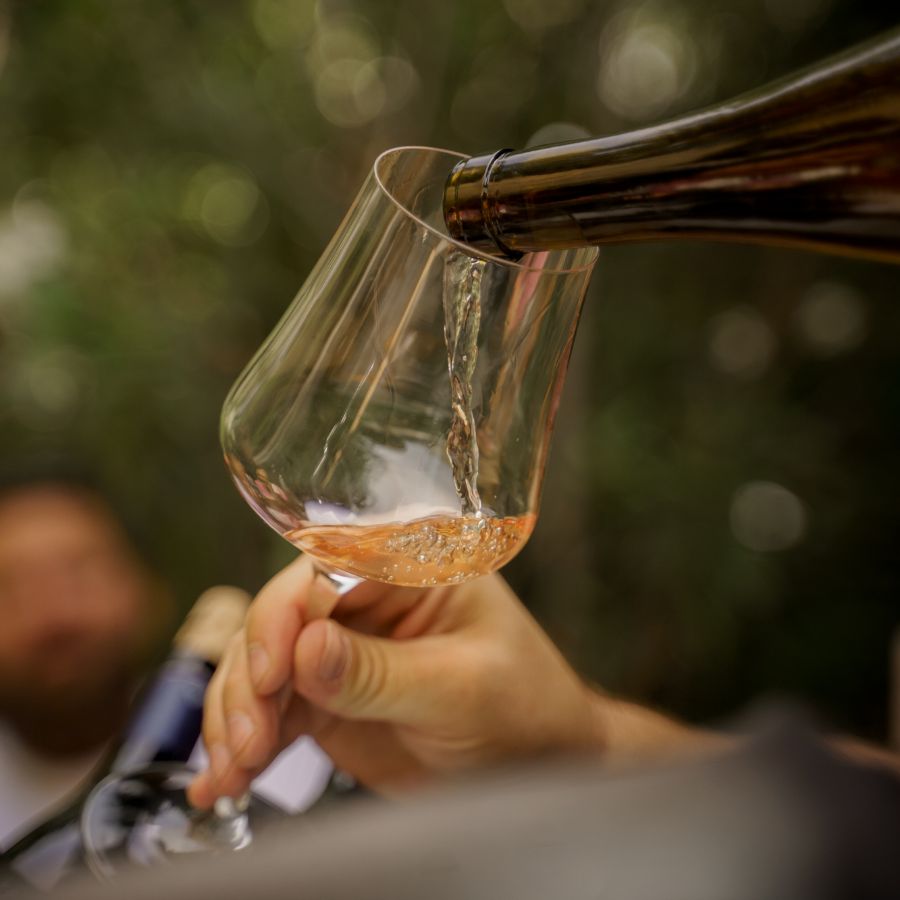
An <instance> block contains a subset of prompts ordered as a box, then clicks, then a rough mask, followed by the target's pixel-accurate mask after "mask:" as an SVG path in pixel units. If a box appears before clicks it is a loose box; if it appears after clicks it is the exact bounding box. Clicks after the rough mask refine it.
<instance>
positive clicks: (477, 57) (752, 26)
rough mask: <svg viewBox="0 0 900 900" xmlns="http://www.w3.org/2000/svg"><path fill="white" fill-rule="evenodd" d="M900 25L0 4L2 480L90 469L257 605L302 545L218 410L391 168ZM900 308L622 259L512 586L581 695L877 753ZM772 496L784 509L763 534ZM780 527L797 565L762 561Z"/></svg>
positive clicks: (531, 0)
mask: <svg viewBox="0 0 900 900" xmlns="http://www.w3.org/2000/svg"><path fill="white" fill-rule="evenodd" d="M896 22H897V16H896V14H895V13H892V12H891V10H890V6H889V5H888V4H876V3H874V2H871V3H860V2H850V0H791V2H788V0H731V2H728V3H726V4H722V3H714V2H712V0H680V2H675V0H643V2H633V0H618V2H603V3H594V2H589V0H554V2H552V3H551V2H545V0H503V2H499V0H454V2H449V3H448V2H435V0H397V2H394V3H390V4H388V3H376V2H375V0H356V2H350V0H347V2H326V0H320V2H318V3H314V2H310V0H255V2H237V0H235V2H227V3H215V4H214V3H203V2H200V0H178V2H169V3H160V4H151V3H135V2H123V3H109V2H101V0H78V2H74V3H73V2H53V0H47V2H40V3H37V2H21V3H6V4H2V3H0V147H2V159H3V162H2V166H0V435H2V448H0V460H2V462H3V463H4V464H6V465H10V464H13V463H14V461H15V460H20V459H22V458H23V457H28V456H31V455H36V454H40V455H45V454H47V453H65V454H69V455H71V456H73V457H77V458H83V459H87V460H89V461H90V462H91V464H92V465H93V466H94V467H95V468H96V470H97V471H98V472H99V473H100V474H101V475H102V477H103V479H104V480H105V482H106V483H107V484H108V486H109V488H110V489H111V491H112V492H113V493H114V494H115V495H116V496H117V497H118V498H119V500H120V501H121V503H122V504H124V506H125V507H126V508H127V509H128V510H129V512H130V514H131V516H132V517H133V518H135V519H136V520H138V521H139V522H140V525H141V527H142V529H143V531H144V533H145V534H146V536H147V538H148V542H149V547H150V550H151V553H152V555H153V558H154V560H155V562H156V564H157V565H158V567H159V568H160V570H161V571H162V572H163V573H164V574H165V575H166V577H167V578H168V579H169V580H170V581H171V582H172V583H173V585H175V587H176V589H177V593H178V596H179V598H180V600H181V602H182V603H183V604H185V605H186V604H187V603H188V602H189V601H190V599H191V598H192V597H193V596H194V595H195V594H196V593H197V592H199V591H200V590H202V589H203V588H204V587H206V586H208V585H209V584H212V583H217V582H223V581H226V582H234V583H237V584H241V585H243V586H245V587H247V588H249V589H251V590H253V589H255V588H257V587H258V586H259V585H260V584H261V583H262V582H263V581H264V580H265V579H266V578H267V577H268V576H269V575H271V574H272V573H273V572H274V571H275V570H276V568H277V567H279V566H280V565H281V564H282V563H283V562H285V561H286V560H287V559H289V558H290V557H291V555H292V552H293V551H292V550H291V548H290V547H289V546H288V545H286V544H285V543H284V542H282V541H281V540H280V539H279V538H277V537H276V536H275V535H274V534H272V533H270V532H268V530H267V529H266V528H265V527H264V526H263V525H262V524H261V523H259V522H257V521H256V519H255V518H254V516H253V515H252V514H251V513H250V512H249V510H248V509H247V508H246V507H245V506H244V504H243V503H242V502H241V501H240V500H239V498H238V496H237V494H236V492H235V491H234V490H233V488H232V487H231V484H230V482H229V480H228V479H227V477H226V474H225V471H224V468H223V466H222V463H221V458H220V451H219V448H218V442H217V419H218V412H219V408H220V406H221V403H222V400H223V399H224V396H225V393H226V391H227V389H228V387H229V386H230V384H231V383H232V381H233V380H234V378H235V377H236V375H237V374H238V372H239V371H240V369H241V368H242V366H243V365H244V363H245V362H246V361H247V360H248V359H249V357H250V355H251V354H252V352H253V351H254V349H255V348H256V347H257V346H258V344H259V343H260V341H261V340H262V339H263V337H264V336H265V335H266V333H267V332H268V330H269V329H270V328H271V326H272V325H273V324H274V323H275V321H276V320H277V318H278V317H279V315H280V314H281V312H282V311H283V309H284V307H285V306H286V305H287V303H288V302H289V300H290V299H291V297H292V296H293V294H294V293H295V291H296V289H297V288H298V286H299V285H300V284H301V282H302V280H303V278H304V276H305V273H306V272H307V271H308V270H309V269H310V267H311V265H312V264H313V262H314V261H315V259H316V258H317V255H318V253H319V252H320V251H321V249H322V248H323V247H324V244H325V242H326V241H327V239H328V238H329V236H330V234H331V233H332V231H333V229H334V227H335V226H336V224H337V222H338V221H339V219H340V217H341V215H342V214H343V212H344V210H345V209H346V207H347V206H348V204H349V203H350V201H351V199H352V197H353V195H354V193H355V191H356V189H357V187H358V186H359V184H360V183H361V182H362V179H363V176H364V174H365V172H366V171H367V169H368V168H369V166H370V165H371V163H372V161H373V159H374V158H375V156H376V155H377V154H378V152H380V151H381V150H383V149H385V148H387V147H390V146H395V145H400V144H426V145H432V146H443V147H449V148H453V149H458V150H462V151H466V152H472V153H474V152H477V151H484V150H490V149H494V148H497V147H501V146H506V147H518V146H524V145H526V144H528V143H534V142H541V143H545V142H548V141H550V142H552V141H554V140H562V139H571V138H574V137H578V136H580V135H587V134H604V133H612V132H615V131H620V130H624V129H628V128H631V127H636V126H639V125H641V124H648V123H651V122H653V121H658V120H660V119H661V118H663V117H665V116H669V115H674V114H677V113H679V112H682V111H686V110H689V109H693V108H696V107H698V106H701V105H704V104H707V103H709V102H712V101H715V100H717V99H722V98H725V97H728V96H730V95H733V94H735V93H737V92H739V91H742V90H745V89H749V88H752V87H754V86H756V85H759V84H761V83H762V82H764V81H765V80H767V79H768V78H770V77H776V76H778V75H781V74H784V73H786V72H788V71H790V70H791V69H794V68H796V67H797V66H800V65H805V64H807V63H810V62H813V61H815V60H816V59H818V58H820V57H822V56H824V55H826V54H827V53H830V52H833V51H836V50H839V49H842V48H843V47H845V46H848V45H849V44H851V43H853V42H854V41H857V40H862V39H865V38H867V37H869V36H871V35H874V34H875V33H877V32H878V31H879V30H882V29H884V28H887V27H890V26H891V25H893V24H895V23H896ZM897 288H898V270H896V269H893V268H891V267H889V266H886V265H879V264H875V263H868V262H854V261H846V260H839V259H833V258H826V257H819V256H815V255H812V254H808V253H802V252H794V251H780V250H769V249H761V248H743V247H727V246H723V245H715V246H714V245H703V244H684V245H677V246H675V245H672V246H643V247H621V248H609V249H604V250H603V251H602V253H601V258H600V262H599V265H598V269H597V273H596V276H595V279H594V282H593V284H592V288H591V293H590V296H589V298H588V301H587V305H586V311H585V316H584V320H583V325H582V327H581V330H580V333H579V338H578V341H577V344H576V349H575V353H574V357H573V365H572V370H571V373H570V379H569V383H568V385H567V391H566V395H565V398H564V403H563V408H562V410H561V413H560V419H559V427H558V432H557V436H556V439H555V442H554V450H553V452H552V454H551V459H550V468H549V472H548V476H547V481H546V487H545V494H544V507H543V511H542V516H541V519H540V522H539V525H538V528H537V531H536V533H535V535H534V538H533V539H532V541H531V543H530V544H529V546H528V547H527V548H526V550H525V551H524V552H523V554H522V555H521V556H520V557H519V558H518V559H517V560H516V561H514V563H513V564H512V565H511V566H510V567H509V569H508V573H507V574H508V577H509V578H510V580H511V581H512V582H513V584H514V586H515V587H516V588H517V589H518V590H519V592H520V593H521V595H522V596H523V597H524V598H525V599H526V601H527V602H528V603H529V605H530V607H531V608H532V609H533V610H534V612H535V614H536V615H537V616H538V617H539V618H540V620H541V621H542V622H543V623H544V624H545V626H546V627H547V628H548V629H549V630H550V632H551V634H552V635H553V636H554V638H555V639H556V640H557V641H558V642H559V644H560V645H561V646H562V648H563V649H564V651H565V652H566V653H567V655H568V656H569V657H570V658H571V659H572V660H573V661H574V662H575V664H576V665H577V666H578V667H579V669H580V671H582V672H583V673H584V674H585V675H586V676H587V677H589V678H592V679H595V680H597V681H599V682H600V683H602V684H603V685H604V686H605V687H607V688H609V689H611V690H614V691H619V692H622V693H624V694H627V695H629V696H632V697H635V698H638V699H642V700H644V701H648V702H652V703H655V704H659V705H660V706H662V707H664V708H666V709H668V710H671V711H673V712H675V713H678V714H680V715H683V716H686V717H687V718H689V719H691V720H715V719H717V718H719V717H721V716H724V715H726V714H728V713H730V712H732V711H734V710H735V709H737V708H739V707H741V706H742V705H743V704H745V703H747V702H748V701H750V700H751V699H752V698H754V697H756V696H758V695H759V694H764V693H770V692H773V691H777V692H788V693H790V694H793V695H795V696H798V697H800V698H802V699H803V700H805V701H806V702H808V703H809V704H811V705H812V706H813V707H814V708H816V709H818V710H819V711H820V713H821V714H822V715H823V716H824V717H825V718H826V719H827V720H828V721H830V722H831V723H832V724H834V725H835V726H837V727H840V728H847V729H852V730H856V731H858V732H860V733H863V734H866V735H869V736H872V737H880V736H883V733H884V729H885V723H886V706H887V672H888V646H889V640H890V636H891V632H892V630H893V629H894V628H895V627H896V625H897V623H898V619H900V614H898V609H900V605H898V596H897V595H898V586H900V577H898V576H900V554H898V551H897V535H898V526H900V514H898V486H900V485H898V482H900V478H898V466H897V451H898V431H900V364H898V353H897V351H898V346H900V303H898V298H897V297H896V296H895V295H896V293H897ZM823 297H824V298H825V299H824V300H823V299H822V298H823ZM829 298H830V299H829ZM835 298H836V299H835ZM835 310H836V312H835ZM823 317H824V319H823ZM835 317H837V318H835ZM823 322H824V324H823ZM817 323H818V327H819V330H818V331H817ZM823 328H824V337H823V332H822V329H823ZM829 328H830V329H831V330H830V331H829ZM842 328H843V331H842ZM829 335H830V337H829ZM842 335H843V336H842ZM759 482H772V483H775V484H777V485H780V486H781V487H782V488H784V489H785V490H786V491H787V492H789V493H787V494H785V493H784V492H781V493H780V494H777V496H776V497H775V501H777V502H775V501H772V495H771V491H770V492H769V494H766V493H765V491H763V493H762V494H759V493H757V495H756V496H757V499H759V498H760V497H761V498H762V499H761V500H760V502H759V503H757V505H756V506H755V507H752V508H750V512H749V513H748V512H747V509H746V508H744V511H743V513H742V512H741V509H742V507H741V504H740V502H739V498H740V497H741V496H746V495H742V493H741V492H742V490H744V491H746V486H747V485H748V484H749V485H751V486H752V485H754V484H756V485H757V488H758V483H759ZM752 491H753V488H752V487H751V494H752ZM766 497H768V498H769V501H772V502H769V501H766ZM785 497H787V500H785V499H784V498H785ZM778 498H781V499H780V500H779V499H778ZM782 501H783V502H782ZM773 502H774V505H772V503H773ZM767 503H768V505H767ZM785 503H786V504H787V506H785V505H784V504H785ZM760 504H761V505H760ZM779 504H781V505H779ZM751 506H752V505H751ZM798 510H799V513H798ZM798 515H799V516H800V518H799V520H798V518H797V516H798ZM741 516H743V517H744V518H743V520H742V519H741ZM747 516H749V517H750V518H749V524H748V521H747ZM760 517H761V518H760ZM785 517H787V525H785V521H786V520H785ZM741 521H743V525H742V524H741ZM798 522H799V524H798ZM748 528H749V529H750V534H751V538H750V539H749V546H748V538H747V529H748ZM754 529H755V531H754ZM760 529H762V533H763V538H764V539H765V535H766V534H768V533H769V532H768V531H767V529H769V530H771V529H774V533H775V535H776V538H777V537H778V535H781V538H779V539H778V540H781V542H782V543H786V544H787V546H785V547H784V549H780V550H769V551H766V550H760V549H752V547H753V545H754V539H753V537H752V535H753V534H757V536H758V534H759V533H760ZM785 529H786V530H785ZM785 535H786V536H785ZM778 540H776V543H778ZM764 543H765V540H764Z"/></svg>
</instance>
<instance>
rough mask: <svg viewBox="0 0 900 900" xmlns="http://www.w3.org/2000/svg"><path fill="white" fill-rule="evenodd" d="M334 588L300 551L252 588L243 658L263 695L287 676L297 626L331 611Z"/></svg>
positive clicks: (273, 688)
mask: <svg viewBox="0 0 900 900" xmlns="http://www.w3.org/2000/svg"><path fill="white" fill-rule="evenodd" d="M336 602H337V589H336V588H335V587H334V585H332V584H331V582H330V581H328V579H327V578H325V576H323V575H317V574H316V570H315V567H314V565H313V561H312V559H311V558H310V557H308V556H301V557H299V558H298V559H297V560H295V561H294V562H292V563H291V564H290V565H289V566H287V567H285V568H284V569H282V570H281V571H280V572H279V573H278V574H277V575H276V576H275V577H274V578H272V579H271V580H270V581H268V582H267V583H266V585H265V586H264V587H263V589H262V590H261V591H260V592H259V593H258V594H257V596H256V599H255V600H254V601H253V603H252V604H251V606H250V609H249V610H248V612H247V622H246V626H245V631H246V635H247V664H248V667H249V672H250V679H251V681H252V683H253V687H254V689H255V690H256V692H257V693H259V694H261V695H263V696H267V695H269V694H273V693H275V691H277V690H279V689H280V688H282V687H283V686H284V685H285V684H286V683H287V682H288V681H289V680H290V677H291V671H292V667H293V657H294V644H295V643H296V641H297V637H298V635H299V634H300V629H301V628H302V627H303V626H304V625H305V624H306V623H307V622H309V621H311V620H312V619H315V618H322V617H323V616H327V615H329V614H330V613H331V610H332V609H333V608H334V604H335V603H336Z"/></svg>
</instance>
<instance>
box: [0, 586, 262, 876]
mask: <svg viewBox="0 0 900 900" xmlns="http://www.w3.org/2000/svg"><path fill="white" fill-rule="evenodd" d="M249 602H250V596H249V595H248V594H247V593H245V592H244V591H242V590H239V589H238V588H234V587H225V586H222V587H214V588H210V589H209V590H208V591H206V592H204V593H203V594H202V595H201V596H200V597H199V599H198V600H197V602H196V603H195V604H194V607H193V609H192V610H191V612H190V613H189V614H188V617H187V619H186V620H185V622H184V624H183V625H182V627H181V629H180V630H179V631H178V633H177V634H176V635H175V639H174V642H173V650H172V653H171V655H170V656H169V657H168V659H167V660H166V661H165V662H164V663H163V664H162V665H161V666H160V668H159V670H158V671H157V672H156V674H155V676H154V677H153V678H152V679H151V680H150V681H149V682H148V684H147V686H146V688H145V689H144V691H143V692H142V694H141V696H140V697H139V699H138V702H137V703H136V704H135V707H134V712H133V715H132V716H131V718H130V720H129V722H128V724H127V725H126V727H125V729H124V731H123V734H122V737H121V739H120V740H119V741H117V742H116V743H115V745H114V746H113V747H112V748H110V750H109V752H108V753H107V754H106V755H105V757H104V759H103V760H102V761H101V762H100V764H99V765H98V766H97V768H96V769H95V771H94V772H93V773H92V774H91V776H90V777H89V778H88V779H87V780H86V781H85V783H84V785H83V787H82V788H81V789H79V791H78V792H77V794H76V796H75V797H74V798H73V800H72V801H71V802H70V803H68V804H67V805H66V806H65V807H64V808H63V809H62V810H61V811H59V812H58V813H56V814H55V815H54V816H52V817H51V818H50V819H47V820H46V821H45V822H43V823H41V824H40V825H39V826H37V827H36V828H34V829H33V830H32V831H30V832H29V833H28V834H26V835H25V836H24V837H22V838H20V839H19V840H18V841H17V842H16V843H15V844H13V845H12V846H11V847H10V848H9V849H8V850H7V851H6V852H4V853H3V854H2V855H0V892H2V891H3V890H4V889H9V888H13V887H15V886H20V887H21V886H23V885H24V886H30V887H35V888H38V889H40V890H43V891H49V890H52V889H53V888H55V887H57V886H59V885H61V884H62V883H64V882H65V881H67V880H68V879H69V878H71V877H74V876H76V875H78V874H80V873H83V872H84V871H85V866H84V860H83V846H82V839H81V827H80V819H81V809H82V806H83V804H84V801H85V799H86V798H87V796H88V794H89V793H90V791H91V789H92V788H93V787H94V785H96V784H97V783H98V782H100V781H101V780H102V779H103V778H105V777H106V776H107V775H110V774H113V773H121V772H126V771H130V770H133V769H137V768H140V767H142V766H145V765H148V764H150V763H157V762H180V763H184V762H186V761H187V760H188V758H189V757H190V755H191V752H192V751H193V749H194V745H195V744H196V743H197V739H198V738H199V736H200V731H201V726H202V722H203V696H204V693H205V691H206V686H207V685H208V684H209V680H210V678H211V677H212V674H213V672H214V671H215V667H216V664H217V663H218V662H219V660H220V659H221V657H222V655H223V654H224V652H225V649H226V648H227V646H228V642H229V641H230V639H231V637H232V636H233V635H234V634H235V633H236V632H237V631H238V630H239V629H240V627H241V625H242V623H243V621H244V614H245V612H246V610H247V606H248V604H249Z"/></svg>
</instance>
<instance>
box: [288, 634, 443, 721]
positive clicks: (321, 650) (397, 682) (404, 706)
mask: <svg viewBox="0 0 900 900" xmlns="http://www.w3.org/2000/svg"><path fill="white" fill-rule="evenodd" d="M440 650H441V647H440V638H437V637H423V638H415V639H412V640H407V641H396V640H390V639H387V638H378V637H372V636H370V635H364V634H360V633H359V632H356V631H352V630H351V629H349V628H345V627H344V626H343V625H339V624H338V623H337V622H335V621H334V620H333V619H319V620H317V621H314V622H310V623H309V624H308V625H307V626H306V627H305V628H304V629H303V630H302V631H301V632H300V637H299V638H298V639H297V643H296V649H295V655H294V687H295V689H296V690H297V692H298V693H299V694H302V695H303V696H304V697H306V698H307V699H308V700H309V701H310V702H311V703H313V704H315V705H316V706H318V707H320V708H321V709H324V710H327V711H328V712H331V713H335V714H336V715H339V716H343V717H345V718H348V719H374V720H380V721H386V722H394V723H397V724H405V725H422V724H425V723H426V722H427V721H429V720H430V719H432V718H433V717H434V715H435V711H436V710H437V709H440V706H441V702H442V701H441V698H440V696H439V695H440V693H441V692H442V690H443V688H444V679H442V678H440V677H439V672H440V663H439V657H440Z"/></svg>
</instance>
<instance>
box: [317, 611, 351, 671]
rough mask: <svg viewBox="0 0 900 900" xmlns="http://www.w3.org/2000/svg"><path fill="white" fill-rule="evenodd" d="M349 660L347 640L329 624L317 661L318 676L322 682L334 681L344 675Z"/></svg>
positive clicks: (335, 627)
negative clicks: (320, 654)
mask: <svg viewBox="0 0 900 900" xmlns="http://www.w3.org/2000/svg"><path fill="white" fill-rule="evenodd" d="M349 659H350V646H349V644H348V642H347V638H346V636H345V635H344V634H342V633H341V631H340V629H339V628H338V627H337V626H336V625H332V624H329V625H328V628H327V630H326V632H325V646H324V647H323V648H322V656H321V657H320V659H319V667H318V670H317V671H318V675H319V678H321V679H322V681H336V680H337V679H338V678H340V677H341V675H343V674H344V669H346V668H347V661H348V660H349Z"/></svg>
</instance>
